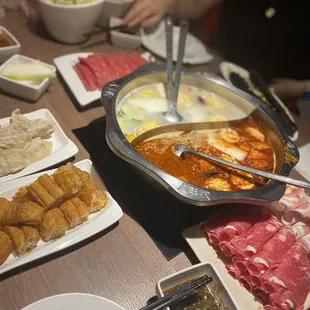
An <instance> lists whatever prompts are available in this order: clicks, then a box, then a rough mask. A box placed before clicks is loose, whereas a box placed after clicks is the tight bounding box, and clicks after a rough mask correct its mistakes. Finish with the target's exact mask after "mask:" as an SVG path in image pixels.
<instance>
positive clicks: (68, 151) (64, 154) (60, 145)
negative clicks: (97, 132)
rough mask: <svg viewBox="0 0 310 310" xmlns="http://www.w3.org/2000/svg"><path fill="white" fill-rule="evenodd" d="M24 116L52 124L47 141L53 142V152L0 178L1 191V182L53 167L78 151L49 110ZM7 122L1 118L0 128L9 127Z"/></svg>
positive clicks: (1, 187) (7, 119)
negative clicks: (52, 130)
mask: <svg viewBox="0 0 310 310" xmlns="http://www.w3.org/2000/svg"><path fill="white" fill-rule="evenodd" d="M24 115H25V116H26V117H28V118H29V119H36V118H42V119H44V120H47V121H50V122H52V123H54V125H55V130H54V132H53V134H52V136H51V137H50V138H49V139H48V140H49V141H51V142H53V152H52V154H51V155H50V156H48V157H46V158H43V159H41V160H40V161H37V162H35V163H33V164H31V165H29V166H28V167H26V168H25V169H23V170H21V171H19V172H17V173H14V174H9V175H6V176H3V177H0V190H2V189H3V184H2V183H3V182H6V181H9V180H12V179H16V178H20V177H22V176H25V175H28V174H31V173H35V172H38V171H40V170H43V169H46V168H48V167H51V166H53V165H56V164H58V163H60V162H62V161H65V160H66V159H68V158H70V157H72V156H74V155H75V154H77V152H78V151H79V150H78V148H77V146H76V145H75V144H74V143H73V142H72V141H71V140H70V139H69V138H68V137H67V136H66V134H65V133H64V132H63V130H62V129H61V127H60V125H59V124H58V122H57V121H56V119H55V117H54V116H53V115H52V114H51V112H50V111H49V110H47V109H41V110H37V111H35V112H31V113H28V114H24ZM9 122H10V117H6V118H2V119H0V126H1V127H2V126H7V125H9Z"/></svg>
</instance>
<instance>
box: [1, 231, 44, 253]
mask: <svg viewBox="0 0 310 310" xmlns="http://www.w3.org/2000/svg"><path fill="white" fill-rule="evenodd" d="M5 232H6V233H7V234H8V235H9V236H10V237H11V240H12V242H13V249H14V252H15V253H16V255H17V256H19V255H23V254H25V253H27V252H30V251H31V250H33V249H34V248H35V247H36V246H37V243H38V242H39V241H40V235H39V232H38V230H36V229H35V228H32V227H29V226H21V227H16V226H6V227H5Z"/></svg>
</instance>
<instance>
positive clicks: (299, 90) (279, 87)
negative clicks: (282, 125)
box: [270, 79, 306, 100]
mask: <svg viewBox="0 0 310 310" xmlns="http://www.w3.org/2000/svg"><path fill="white" fill-rule="evenodd" d="M270 87H271V88H273V89H274V91H275V93H276V94H277V96H279V98H280V99H283V100H285V99H298V98H301V97H303V96H304V94H305V92H306V85H305V82H304V81H297V80H292V79H274V80H273V81H272V82H271V84H270Z"/></svg>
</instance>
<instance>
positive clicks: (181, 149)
mask: <svg viewBox="0 0 310 310" xmlns="http://www.w3.org/2000/svg"><path fill="white" fill-rule="evenodd" d="M173 152H174V153H175V154H176V155H177V156H178V157H180V156H181V155H182V154H183V153H191V154H195V155H198V156H200V157H202V158H205V159H208V160H212V161H214V162H216V163H218V164H222V165H225V166H227V167H231V168H235V169H238V170H242V171H245V172H248V173H252V174H255V175H258V176H260V177H263V178H266V179H270V180H275V181H279V182H281V183H285V184H291V185H295V186H298V187H303V188H308V189H310V182H306V181H300V180H295V179H292V178H289V177H285V176H283V175H279V174H276V173H270V172H265V171H262V170H258V169H254V168H250V167H246V166H243V165H239V164H236V163H232V162H230V161H227V160H224V159H220V158H217V157H215V156H211V155H208V154H205V153H202V152H198V151H195V150H193V149H191V148H189V147H187V146H186V145H185V144H176V145H175V146H174V148H173Z"/></svg>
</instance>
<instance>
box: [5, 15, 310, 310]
mask: <svg viewBox="0 0 310 310" xmlns="http://www.w3.org/2000/svg"><path fill="white" fill-rule="evenodd" d="M2 25H3V26H5V27H7V28H8V29H9V30H10V31H11V32H12V33H13V34H14V35H15V36H16V37H17V38H18V40H19V41H20V43H21V46H22V49H21V54H23V55H26V56H29V57H33V58H37V59H40V60H42V61H44V62H47V63H52V60H53V58H55V57H57V56H61V55H64V54H69V53H74V52H79V51H80V47H79V46H66V45H62V44H59V43H57V42H55V41H53V40H51V39H50V38H49V37H48V36H47V34H46V32H45V31H42V28H41V27H40V26H38V25H32V24H31V23H30V24H29V23H27V20H26V18H25V17H24V16H23V14H22V13H19V12H12V13H9V14H7V15H6V17H5V18H3V19H2ZM99 39H100V38H99V37H97V38H94V39H92V40H94V41H96V40H99ZM91 51H97V52H103V51H104V52H107V53H116V52H121V51H122V50H120V49H118V48H115V47H112V46H110V45H108V44H105V45H100V46H98V47H96V48H94V49H92V50H91ZM206 69H210V70H213V71H214V70H217V61H215V62H213V63H211V64H210V67H209V66H207V67H206ZM16 108H19V109H21V111H22V113H28V112H31V111H34V110H37V109H41V108H48V109H49V110H50V111H51V112H52V113H53V115H54V116H55V117H56V119H57V121H58V122H59V123H60V125H61V126H62V128H63V130H64V131H65V133H66V134H67V135H68V136H69V137H70V139H72V140H73V141H74V142H75V143H76V144H77V146H78V147H79V153H78V154H77V156H76V158H75V161H79V160H82V159H85V158H88V157H89V155H88V154H87V152H86V151H85V149H84V148H83V146H82V145H81V144H80V143H79V141H78V140H77V138H76V137H75V136H74V134H73V133H72V131H71V129H73V128H78V127H82V126H85V125H87V124H88V123H89V122H91V121H92V120H94V119H96V118H98V117H100V116H102V115H103V114H104V110H103V108H102V107H98V108H93V109H90V110H88V111H85V112H79V111H78V110H77V108H76V107H75V106H74V105H73V104H72V102H71V100H70V98H69V96H68V94H67V92H66V91H65V90H64V88H63V86H62V85H61V83H60V82H59V80H57V79H54V80H53V81H52V85H51V86H50V88H49V91H48V92H47V93H45V94H44V95H43V96H42V97H41V98H40V99H39V100H38V102H36V103H33V104H32V103H25V102H24V101H22V100H20V99H16V98H12V97H9V96H5V95H0V118H2V117H7V116H9V115H10V114H11V112H12V111H13V110H14V109H16ZM300 126H302V129H301V131H302V132H304V133H307V132H309V127H307V126H306V125H305V124H300ZM305 136H306V134H305ZM308 139H309V138H307V137H306V138H302V139H301V140H300V141H301V142H300V143H302V144H304V143H305V142H306V141H307V140H308ZM97 181H98V182H101V181H100V179H99V177H97ZM0 187H1V185H0ZM52 258H53V259H46V260H43V262H42V261H41V262H40V263H39V262H38V263H36V264H34V266H30V267H29V266H27V267H25V268H21V271H20V272H19V273H17V274H14V273H13V274H9V275H7V276H5V277H4V278H1V277H0V280H2V281H1V282H0V309H1V310H15V309H16V310H17V309H21V308H22V307H25V306H26V305H28V304H30V303H32V302H34V301H36V300H39V299H42V298H45V297H48V296H51V295H55V294H61V293H68V292H84V293H90V294H95V295H100V296H104V297H106V298H108V299H111V300H113V301H115V302H116V303H119V304H120V305H121V306H123V307H125V308H126V309H138V308H139V307H142V306H143V305H145V303H146V301H147V300H148V299H149V298H150V297H151V296H153V295H154V288H155V283H156V282H157V281H158V280H159V279H161V278H163V277H165V276H167V275H169V274H171V273H173V272H176V271H178V270H181V269H183V268H185V267H188V266H190V265H191V263H196V262H197V261H196V260H195V258H194V259H193V260H192V262H191V261H190V260H189V258H188V257H187V256H186V255H185V254H184V253H182V254H180V255H179V256H177V257H176V258H174V259H173V260H171V261H169V262H168V261H167V260H166V259H165V257H164V256H163V255H162V254H161V252H160V251H159V249H158V248H157V247H156V245H155V244H154V243H153V241H152V239H151V238H150V237H149V236H148V234H147V233H146V232H145V231H144V230H143V229H142V228H141V227H140V226H139V225H138V224H137V223H136V222H135V221H134V220H133V219H131V218H130V217H129V216H128V215H126V214H124V216H123V218H122V219H121V220H120V223H119V225H118V226H117V227H116V228H114V229H113V230H112V231H110V232H109V233H108V234H106V235H104V236H101V237H100V238H98V239H95V240H92V241H90V242H86V244H84V245H83V246H80V247H77V248H74V249H73V250H72V249H71V250H69V251H67V252H66V254H65V255H63V256H59V255H55V256H53V257H52Z"/></svg>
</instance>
